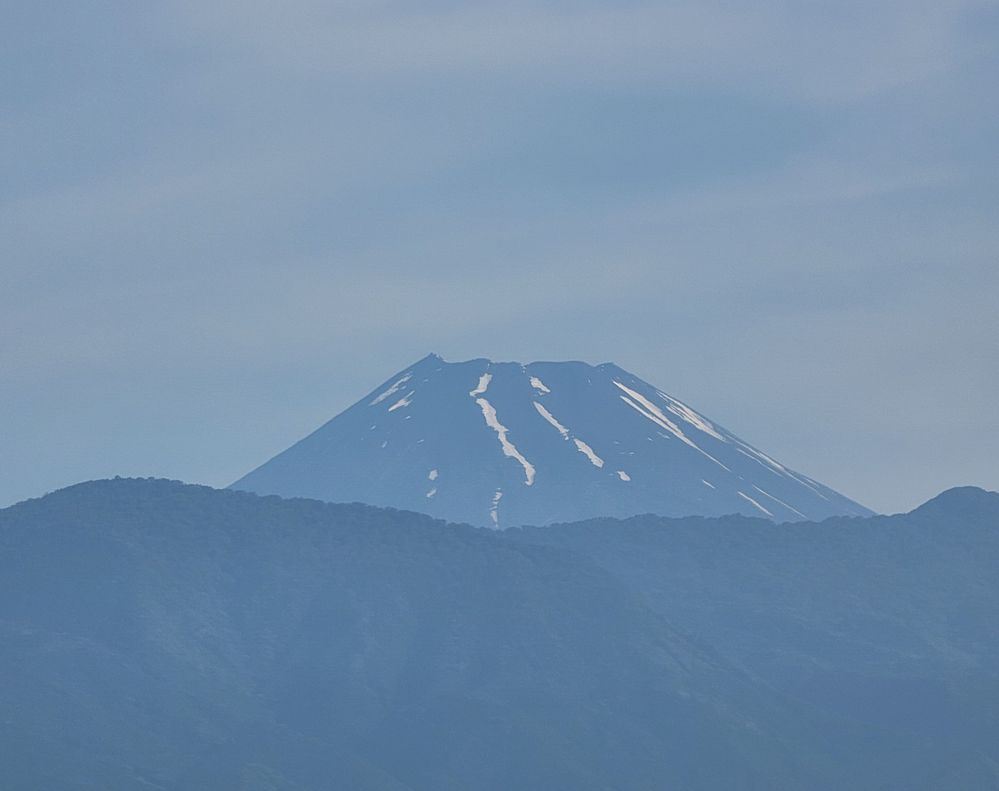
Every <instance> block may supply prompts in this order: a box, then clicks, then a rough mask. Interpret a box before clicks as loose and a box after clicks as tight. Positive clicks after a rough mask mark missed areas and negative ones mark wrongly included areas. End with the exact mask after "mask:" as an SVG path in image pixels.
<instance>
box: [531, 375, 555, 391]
mask: <svg viewBox="0 0 999 791" xmlns="http://www.w3.org/2000/svg"><path fill="white" fill-rule="evenodd" d="M531 387H533V388H534V389H535V390H537V391H538V392H539V393H541V395H544V394H545V393H550V392H551V390H549V389H548V388H547V387H545V383H544V382H542V381H541V380H540V379H538V377H536V376H532V377H531Z"/></svg>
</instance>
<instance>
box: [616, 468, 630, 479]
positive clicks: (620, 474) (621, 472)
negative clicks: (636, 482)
mask: <svg viewBox="0 0 999 791" xmlns="http://www.w3.org/2000/svg"><path fill="white" fill-rule="evenodd" d="M617 477H618V478H620V479H621V480H622V481H630V480H631V476H630V475H628V473H626V472H625V471H624V470H618V471H617Z"/></svg>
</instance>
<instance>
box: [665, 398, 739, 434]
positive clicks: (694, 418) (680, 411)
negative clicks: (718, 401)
mask: <svg viewBox="0 0 999 791" xmlns="http://www.w3.org/2000/svg"><path fill="white" fill-rule="evenodd" d="M656 394H657V395H658V396H659V397H660V398H661V399H662V400H663V401H665V402H666V408H667V409H668V410H669V411H670V412H672V413H673V414H674V415H676V416H677V417H678V418H680V419H681V420H685V421H686V422H687V423H690V425H692V426H694V427H695V428H696V429H698V430H699V431H703V432H704V433H705V434H708V435H710V436H712V437H714V438H715V439H719V440H721V441H722V442H726V441H727V440H726V439H725V437H723V436H722V435H721V434H719V433H718V431H717V430H716V429H715V427H714V426H713V425H712V424H711V421H709V420H708V419H707V418H705V417H702V416H701V415H699V414H697V413H696V412H695V411H694V410H693V409H691V408H690V407H689V406H687V405H686V404H684V403H682V402H681V401H677V400H676V399H675V398H673V396H670V395H667V394H666V393H664V392H663V391H662V390H656Z"/></svg>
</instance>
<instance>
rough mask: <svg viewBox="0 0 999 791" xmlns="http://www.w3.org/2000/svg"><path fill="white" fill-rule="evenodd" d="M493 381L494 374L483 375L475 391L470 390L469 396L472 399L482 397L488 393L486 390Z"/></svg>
mask: <svg viewBox="0 0 999 791" xmlns="http://www.w3.org/2000/svg"><path fill="white" fill-rule="evenodd" d="M492 380H493V375H492V374H482V376H480V377H479V383H478V384H477V385H476V386H475V389H474V390H469V391H468V394H469V395H470V396H471V397H472V398H475V397H476V396H478V395H482V394H483V393H484V392H486V388H488V387H489V383H490V382H491V381H492Z"/></svg>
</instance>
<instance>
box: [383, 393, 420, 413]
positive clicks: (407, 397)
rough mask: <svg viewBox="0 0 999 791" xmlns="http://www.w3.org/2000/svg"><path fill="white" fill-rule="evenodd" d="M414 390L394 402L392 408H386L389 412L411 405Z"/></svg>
mask: <svg viewBox="0 0 999 791" xmlns="http://www.w3.org/2000/svg"><path fill="white" fill-rule="evenodd" d="M415 392H416V391H415V390H410V391H409V392H408V393H406V395H404V396H403V397H402V398H400V399H399V400H398V401H396V402H395V403H394V404H392V406H390V407H389V408H388V411H389V412H395V411H396V410H397V409H402V408H403V407H404V406H409V405H410V404H412V403H413V393H415Z"/></svg>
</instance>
